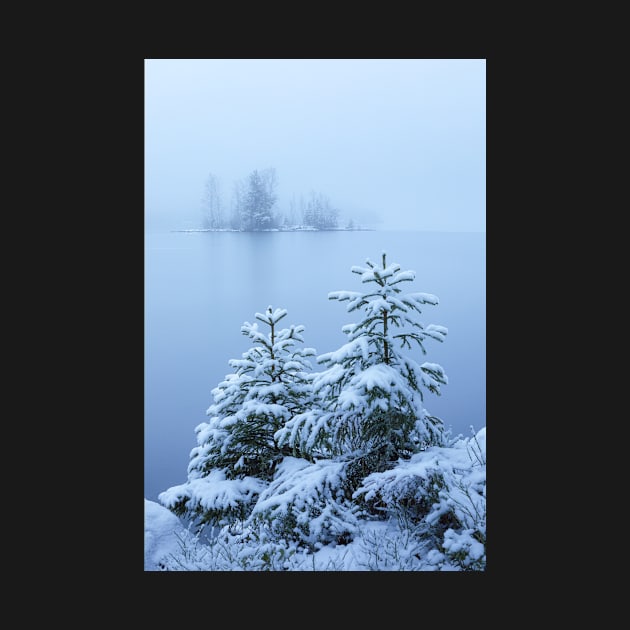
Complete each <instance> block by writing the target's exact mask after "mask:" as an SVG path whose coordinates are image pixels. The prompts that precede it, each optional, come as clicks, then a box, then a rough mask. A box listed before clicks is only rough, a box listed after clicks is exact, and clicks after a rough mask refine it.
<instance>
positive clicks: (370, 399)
mask: <svg viewBox="0 0 630 630" xmlns="http://www.w3.org/2000/svg"><path fill="white" fill-rule="evenodd" d="M352 272H353V273H355V274H358V275H360V276H361V281H362V282H363V283H365V284H369V285H370V286H371V287H372V288H371V289H370V290H369V291H368V292H365V293H360V292H352V291H335V292H332V293H329V295H328V297H329V299H331V300H338V301H340V302H343V301H348V303H349V304H348V308H347V310H348V312H354V311H359V310H363V318H362V319H361V321H359V323H356V324H348V325H346V326H344V327H343V329H342V330H343V332H345V333H346V334H347V336H348V343H346V344H345V345H344V346H342V347H341V348H340V349H339V350H337V351H336V352H330V353H327V354H323V355H321V356H320V357H318V358H317V361H318V363H323V364H324V365H326V366H327V369H325V370H324V371H323V372H320V373H318V374H316V375H315V378H314V382H313V391H314V394H315V396H316V397H317V399H318V401H319V403H318V405H317V406H313V408H312V409H310V410H308V411H305V412H304V413H302V414H298V415H297V416H296V417H295V418H294V419H292V420H291V421H289V422H288V423H287V424H286V426H285V427H284V428H282V429H281V430H280V431H279V432H278V433H277V434H276V438H277V439H278V442H279V443H280V444H285V443H286V444H289V445H292V446H293V447H296V448H299V449H300V450H301V451H302V452H309V453H314V454H317V455H321V456H333V457H346V458H349V459H353V460H354V462H355V470H354V472H352V473H351V475H352V476H353V477H354V478H355V479H356V480H358V479H361V478H363V477H364V476H365V475H366V474H369V473H370V472H373V471H377V470H383V469H385V468H386V467H388V466H389V465H390V464H391V463H392V462H395V461H396V460H397V459H398V458H400V457H409V456H410V455H411V454H412V453H414V452H417V451H418V450H421V449H422V448H423V447H425V446H428V445H434V444H437V445H439V444H442V443H443V441H444V439H445V432H444V427H443V424H442V421H441V420H440V419H439V418H436V417H434V416H430V415H429V414H428V413H427V412H426V410H425V409H424V407H423V405H422V403H423V391H422V390H423V389H426V390H428V391H430V392H432V393H435V394H438V395H439V394H440V386H441V385H443V384H446V383H447V377H446V374H445V373H444V370H443V368H442V367H441V366H440V365H438V364H435V363H422V364H421V365H420V364H418V363H417V362H416V361H414V360H413V359H411V358H410V357H407V356H405V355H404V354H402V352H401V350H402V349H404V348H408V349H411V348H412V343H414V344H417V345H418V346H419V348H420V350H421V351H422V353H423V354H426V350H425V347H424V342H425V340H426V339H427V338H432V339H435V340H436V341H443V340H444V339H445V336H446V334H447V329H446V328H444V327H443V326H436V325H429V326H426V327H425V326H424V325H423V324H422V323H421V322H420V321H418V320H417V318H416V317H414V315H415V313H418V314H419V313H421V309H420V306H421V305H424V304H430V305H436V304H437V303H438V299H437V297H435V296H434V295H431V294H428V293H408V294H401V288H400V284H401V283H403V282H411V281H412V280H414V278H415V272H414V271H401V267H400V265H399V264H390V265H387V263H386V255H385V253H383V256H382V267H378V266H377V265H375V264H374V263H372V262H371V261H370V260H368V261H367V268H364V267H352Z"/></svg>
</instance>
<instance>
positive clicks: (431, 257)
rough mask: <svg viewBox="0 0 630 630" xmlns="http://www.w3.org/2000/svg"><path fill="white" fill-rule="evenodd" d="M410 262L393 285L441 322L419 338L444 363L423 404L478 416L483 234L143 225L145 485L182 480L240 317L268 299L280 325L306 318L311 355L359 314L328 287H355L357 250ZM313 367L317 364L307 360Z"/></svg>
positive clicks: (458, 417)
mask: <svg viewBox="0 0 630 630" xmlns="http://www.w3.org/2000/svg"><path fill="white" fill-rule="evenodd" d="M383 251H385V252H387V262H388V263H394V262H396V263H399V264H400V265H401V267H402V269H403V270H407V269H411V270H414V271H415V272H416V279H415V281H414V282H408V283H404V284H403V285H402V286H401V288H402V290H403V292H425V293H433V294H435V295H436V296H437V297H438V298H439V300H440V303H439V305H438V306H429V305H425V306H424V307H423V312H422V316H421V317H420V319H421V321H422V322H423V323H424V324H425V325H428V324H431V323H433V324H440V325H442V326H446V327H447V328H448V336H447V338H446V341H445V342H444V343H442V344H441V343H439V342H437V341H433V340H431V339H429V340H427V342H426V344H425V345H426V349H427V355H426V356H423V355H422V353H421V351H420V350H419V349H418V348H417V347H415V346H414V348H413V350H411V351H409V350H406V351H405V352H406V353H408V354H409V355H410V356H411V357H413V358H414V359H416V360H417V361H419V362H420V363H422V362H423V361H430V362H434V363H439V364H440V365H442V366H443V367H444V370H445V371H446V374H447V376H448V378H449V384H448V385H446V386H444V387H443V388H442V395H441V396H439V397H438V396H435V395H432V394H430V393H428V392H427V393H425V399H424V406H425V407H426V409H427V410H428V412H429V413H431V414H432V415H437V416H439V417H440V418H442V420H443V421H444V423H445V425H446V426H447V427H450V428H451V429H452V431H453V433H454V434H455V435H456V434H457V433H463V434H464V435H466V436H468V435H469V434H470V429H469V427H470V425H473V426H474V427H475V429H479V428H481V427H483V426H485V425H486V234H485V233H482V232H420V231H404V232H403V231H400V232H397V231H356V232H344V231H338V232H257V233H255V232H254V233H247V232H236V233H232V232H190V233H189V232H167V231H164V232H153V233H147V234H146V235H145V344H144V348H145V350H144V356H145V369H144V376H145V379H144V496H145V497H146V498H147V499H150V500H154V501H155V500H157V495H158V494H159V493H160V492H162V491H164V490H166V489H167V488H169V487H170V486H173V485H177V484H181V483H184V482H185V481H186V479H187V466H188V462H189V453H190V451H191V449H192V448H193V447H195V446H196V440H195V433H194V429H195V427H196V426H197V425H198V424H199V423H201V422H205V421H206V420H207V416H206V414H205V411H206V409H207V408H208V407H209V406H210V404H211V403H212V394H211V391H212V389H213V388H215V387H216V386H217V385H218V384H219V382H221V381H222V380H223V379H224V377H225V375H226V374H229V373H231V372H232V369H231V368H230V366H229V365H228V360H229V359H232V358H240V357H241V354H242V353H243V352H244V351H245V350H247V349H248V348H249V347H250V345H251V342H250V340H249V339H247V338H246V337H245V336H243V335H242V334H241V332H240V327H241V325H242V324H243V322H245V321H249V322H253V321H255V313H256V312H263V311H264V310H265V309H266V308H267V307H268V306H270V305H271V306H272V307H273V308H274V309H275V308H285V309H287V310H288V314H287V316H286V317H285V318H284V319H283V321H282V327H288V326H289V325H290V324H303V325H304V326H305V332H304V340H305V344H304V345H305V346H306V347H312V348H315V350H316V352H317V354H318V355H320V354H323V353H325V352H331V351H333V350H336V349H338V348H339V347H340V346H341V345H343V344H344V343H345V342H346V336H345V335H344V334H343V333H342V332H341V328H342V326H343V325H344V324H347V323H350V322H355V321H358V320H359V318H360V314H359V313H356V312H355V313H347V312H346V303H339V302H336V301H331V300H328V293H329V292H331V291H337V290H348V291H361V290H362V289H363V288H365V285H362V284H361V281H360V277H359V276H358V275H356V274H353V273H351V271H350V268H351V267H352V266H353V265H364V263H365V260H366V258H369V259H370V260H372V261H373V262H375V263H376V262H378V263H379V264H380V260H381V254H382V252H383ZM312 365H313V370H314V371H319V370H321V369H322V366H321V365H319V364H317V363H316V361H315V360H313V361H312Z"/></svg>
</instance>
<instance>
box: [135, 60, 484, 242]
mask: <svg viewBox="0 0 630 630" xmlns="http://www.w3.org/2000/svg"><path fill="white" fill-rule="evenodd" d="M485 95H486V63H485V60H473V59H464V60H455V59H446V60H422V59H192V60H191V59H147V60H145V218H146V222H147V225H148V226H158V227H164V228H166V229H182V228H190V227H201V220H202V212H201V198H202V196H203V189H204V183H205V181H206V178H207V176H208V174H209V173H213V174H214V175H215V176H216V177H217V178H218V179H219V181H220V185H221V192H222V197H223V200H224V202H225V204H226V206H227V209H228V212H229V204H230V199H231V193H232V188H233V184H234V182H235V181H236V180H240V179H243V178H245V177H247V176H248V175H249V173H251V172H252V171H253V170H254V169H265V168H268V167H273V168H275V169H276V173H277V176H278V195H279V199H278V206H277V208H278V209H279V210H282V211H283V212H288V209H289V208H288V202H289V199H290V198H291V196H292V195H296V196H298V197H299V195H300V194H302V195H303V196H304V198H305V199H306V197H308V195H309V193H310V192H311V191H315V192H320V193H323V194H325V195H327V196H328V197H329V199H330V201H331V203H332V205H333V206H334V207H336V208H338V209H339V210H340V212H341V214H340V219H341V221H345V220H347V219H349V218H353V219H354V220H355V221H358V222H364V223H366V224H367V223H371V224H372V225H371V227H377V228H378V229H419V230H444V231H485V229H486V211H485V206H486V183H485V182H486V167H485V161H486V96H485ZM377 220H380V221H377Z"/></svg>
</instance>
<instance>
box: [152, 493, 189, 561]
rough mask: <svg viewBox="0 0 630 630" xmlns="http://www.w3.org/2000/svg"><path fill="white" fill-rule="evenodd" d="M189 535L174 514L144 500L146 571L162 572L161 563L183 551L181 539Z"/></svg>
mask: <svg viewBox="0 0 630 630" xmlns="http://www.w3.org/2000/svg"><path fill="white" fill-rule="evenodd" d="M187 534H188V532H186V530H185V529H184V527H183V525H182V522H181V521H180V520H179V518H177V516H175V515H174V514H173V513H172V512H170V511H169V510H167V509H166V508H165V507H162V506H161V505H159V504H158V503H155V502H154V501H149V500H147V499H145V500H144V570H145V571H160V570H161V568H160V562H163V561H164V560H165V558H167V557H168V556H169V554H177V553H179V552H180V551H181V545H180V539H179V538H178V536H180V537H185V536H186V535H187Z"/></svg>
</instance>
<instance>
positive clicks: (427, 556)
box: [144, 427, 486, 571]
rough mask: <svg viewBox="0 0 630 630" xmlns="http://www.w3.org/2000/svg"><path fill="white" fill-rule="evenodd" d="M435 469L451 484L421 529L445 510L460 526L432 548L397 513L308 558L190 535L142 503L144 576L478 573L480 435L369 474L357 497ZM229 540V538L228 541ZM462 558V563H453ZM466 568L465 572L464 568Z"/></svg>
mask: <svg viewBox="0 0 630 630" xmlns="http://www.w3.org/2000/svg"><path fill="white" fill-rule="evenodd" d="M436 470H440V471H442V473H443V474H444V477H445V479H450V480H451V482H450V486H449V488H448V491H447V492H445V493H444V494H442V496H441V499H440V501H439V502H438V503H436V504H435V505H434V506H433V507H432V509H431V510H430V511H429V513H428V514H427V516H426V517H425V518H424V522H426V523H427V524H429V525H430V524H431V523H434V522H435V521H436V520H437V519H438V518H439V517H440V516H442V515H444V514H445V513H447V512H449V511H451V513H452V514H454V515H455V516H456V517H457V518H458V519H459V522H460V523H461V524H462V527H460V528H456V529H452V528H448V529H446V531H445V533H444V536H443V539H442V540H441V541H439V542H438V543H436V542H435V540H433V541H431V540H430V538H427V537H426V535H425V534H423V533H420V535H419V532H426V529H425V528H424V522H423V523H421V524H420V527H418V523H415V524H412V523H410V522H406V521H405V519H404V517H401V515H400V514H399V515H398V516H397V517H394V516H392V517H390V518H389V519H387V520H379V521H374V520H359V524H360V527H359V531H358V534H357V535H355V537H354V539H353V540H352V541H351V542H349V543H348V544H328V545H324V546H322V545H316V547H318V549H317V550H316V551H314V552H312V553H309V552H307V551H306V550H298V549H297V548H296V547H295V546H291V545H287V546H283V545H281V544H280V545H278V544H277V543H276V544H272V543H269V542H264V541H263V542H261V541H260V540H256V541H255V540H253V539H252V540H250V541H243V539H241V540H240V542H238V543H237V544H231V543H230V541H229V537H224V538H215V539H214V540H213V541H212V542H210V541H209V540H208V539H207V538H203V537H197V536H194V535H193V534H191V532H190V531H189V530H188V528H187V527H186V525H185V523H184V521H182V520H181V519H179V518H178V517H177V516H175V515H174V514H173V513H172V512H170V511H169V510H168V509H166V508H165V507H163V506H161V505H159V504H157V503H155V502H153V501H148V500H146V499H145V502H144V505H145V516H144V540H145V550H144V558H145V559H144V566H145V571H257V570H290V571H460V570H465V569H467V568H470V569H472V570H484V568H485V544H481V543H480V542H479V540H478V539H477V538H476V537H475V535H474V534H475V532H482V533H483V536H484V538H485V477H486V472H485V471H486V429H485V427H484V428H483V429H481V430H480V431H478V432H477V433H476V434H473V436H472V437H471V438H468V439H460V440H458V441H457V442H455V443H454V444H453V445H452V446H450V447H431V448H429V449H427V450H426V451H423V452H421V453H418V454H416V455H414V456H413V457H411V458H410V459H409V460H407V461H401V462H400V463H399V465H398V466H396V467H395V468H393V469H391V470H388V471H385V472H383V473H374V474H372V475H370V476H369V477H368V478H367V479H366V480H365V483H364V484H363V493H364V494H365V495H366V498H369V495H370V493H374V492H378V493H380V496H382V497H384V498H388V496H389V499H388V500H391V501H393V500H394V498H395V496H396V493H399V494H400V491H401V488H408V487H410V486H413V484H414V483H417V482H418V480H422V479H426V478H427V476H428V475H431V473H432V472H435V471H436ZM233 540H234V539H233ZM458 557H459V558H460V559H461V558H464V561H463V563H462V562H461V561H460V562H458V561H457V558H458ZM467 565H468V566H467Z"/></svg>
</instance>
